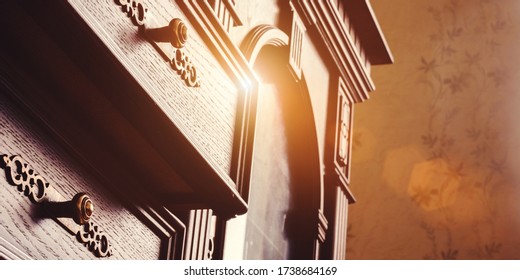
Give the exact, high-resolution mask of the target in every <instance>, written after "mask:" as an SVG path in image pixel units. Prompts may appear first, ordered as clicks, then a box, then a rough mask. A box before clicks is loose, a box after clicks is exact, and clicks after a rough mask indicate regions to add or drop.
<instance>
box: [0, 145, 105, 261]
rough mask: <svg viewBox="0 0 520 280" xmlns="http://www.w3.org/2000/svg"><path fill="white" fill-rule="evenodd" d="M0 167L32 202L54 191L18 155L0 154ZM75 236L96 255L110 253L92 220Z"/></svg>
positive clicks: (102, 234) (81, 227) (42, 198)
mask: <svg viewBox="0 0 520 280" xmlns="http://www.w3.org/2000/svg"><path fill="white" fill-rule="evenodd" d="M0 168H2V169H4V171H5V177H6V179H7V181H8V182H9V184H11V185H12V186H15V187H17V189H18V191H19V192H22V193H23V194H24V195H25V196H27V197H28V198H29V199H30V200H31V202H33V203H42V202H44V201H45V200H46V197H47V194H48V192H52V191H54V190H52V191H51V190H50V189H52V188H51V187H50V186H49V183H48V182H47V181H46V180H45V179H44V178H43V177H42V176H40V175H39V174H38V173H36V172H35V171H34V170H33V169H31V168H30V167H29V164H28V163H27V162H26V161H25V160H24V159H22V157H20V156H18V155H14V156H8V155H1V156H0ZM76 237H77V238H78V241H79V242H81V243H83V244H85V246H86V247H87V248H88V249H89V251H91V252H93V253H94V255H96V256H97V257H108V256H111V255H112V247H111V246H110V243H109V241H108V238H107V236H106V235H105V234H104V233H103V232H102V231H101V230H100V229H99V228H98V226H96V225H95V224H94V223H93V222H92V221H91V222H89V223H87V224H84V225H82V226H80V227H79V230H78V232H77V233H76Z"/></svg>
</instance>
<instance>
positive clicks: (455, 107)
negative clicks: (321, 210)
mask: <svg viewBox="0 0 520 280" xmlns="http://www.w3.org/2000/svg"><path fill="white" fill-rule="evenodd" d="M371 3H372V5H373V7H374V10H375V13H376V15H377V16H378V19H379V22H380V24H381V26H382V29H383V32H384V33H385V35H386V38H387V40H388V43H389V46H390V48H391V49H392V51H393V54H394V57H395V64H394V65H391V66H378V67H374V68H373V77H374V81H375V84H376V86H377V87H378V88H377V90H376V92H375V93H373V94H372V98H371V99H370V100H368V101H367V102H366V103H364V104H359V105H358V106H357V107H356V114H355V124H354V138H353V140H354V142H353V167H352V184H351V186H352V190H353V192H354V194H355V195H356V198H357V200H358V202H357V203H356V204H354V205H352V206H351V208H350V209H349V210H350V214H349V237H348V238H349V239H348V251H347V252H348V253H347V257H348V258H350V259H423V258H425V259H429V258H434V259H450V258H456V259H509V258H512V259H518V258H520V240H519V238H518V236H519V234H520V203H519V202H518V200H519V198H520V160H519V155H520V148H519V147H518V143H520V124H519V123H518V121H520V79H519V78H520V77H519V75H520V71H519V70H520V48H519V47H518V46H519V45H520V18H519V17H518V11H520V1H515V0H503V1H491V0H464V1H462V0H459V1H457V0H442V1H433V2H432V1H426V0H420V1H406V0H394V1H388V0H373V1H371Z"/></svg>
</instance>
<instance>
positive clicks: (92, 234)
mask: <svg viewBox="0 0 520 280" xmlns="http://www.w3.org/2000/svg"><path fill="white" fill-rule="evenodd" d="M76 237H77V238H78V241H79V242H81V243H83V244H84V245H85V247H87V248H88V249H89V251H91V252H93V253H94V255H96V257H109V256H111V255H112V246H110V243H109V242H108V238H107V236H106V235H105V233H104V232H103V231H101V230H100V229H99V227H98V226H96V225H94V223H93V222H88V223H86V224H84V225H82V226H81V228H80V230H79V231H78V233H77V234H76Z"/></svg>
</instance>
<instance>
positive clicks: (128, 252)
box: [0, 92, 161, 259]
mask: <svg viewBox="0 0 520 280" xmlns="http://www.w3.org/2000/svg"><path fill="white" fill-rule="evenodd" d="M25 114H26V112H24V111H23V110H21V108H20V107H19V106H18V105H17V104H16V103H14V102H13V101H12V100H11V99H9V97H8V96H7V94H6V93H5V92H2V94H0V151H1V152H2V153H7V154H13V155H15V154H17V155H21V156H22V157H23V158H24V159H25V160H26V161H27V162H28V163H29V164H30V166H31V167H32V168H33V169H34V170H35V171H36V172H38V173H39V174H40V175H42V176H43V177H44V178H45V179H46V180H47V181H48V182H49V183H50V184H51V185H52V186H53V187H54V188H55V189H56V190H57V191H59V192H60V193H61V194H62V195H63V196H64V197H68V198H72V196H73V195H74V194H76V193H78V192H87V193H89V194H90V196H91V197H92V200H93V201H94V203H95V205H96V210H95V212H94V217H93V220H94V221H95V222H96V224H97V225H99V226H100V228H102V229H103V230H104V231H105V233H106V234H107V235H108V237H109V241H110V242H111V244H112V248H113V253H114V255H113V256H111V257H110V259H157V258H159V252H160V246H161V244H160V243H161V239H160V237H158V236H156V234H155V233H154V232H153V231H152V230H151V229H149V228H148V227H147V226H145V225H144V224H143V223H142V222H141V221H140V220H139V219H138V218H137V217H136V216H134V214H133V213H131V212H130V211H129V210H127V209H126V208H125V207H124V206H123V205H122V204H121V202H120V201H119V200H118V199H117V198H116V197H114V196H113V195H112V194H111V193H110V192H108V191H107V187H106V186H104V185H102V184H101V183H100V182H99V181H98V180H96V178H94V177H93V176H92V175H91V174H89V173H88V172H87V171H86V170H85V169H84V168H83V167H82V166H81V165H80V164H78V162H76V161H75V160H74V159H73V158H71V157H70V156H69V155H68V154H67V153H66V152H65V151H63V150H62V149H61V148H60V147H59V146H58V144H57V143H56V142H55V141H54V140H53V139H52V138H51V137H49V135H48V134H47V132H46V131H45V130H43V129H42V128H41V127H39V126H37V125H35V123H33V122H32V121H31V120H30V119H29V118H28V117H27V116H25ZM0 201H1V203H0V237H2V238H3V239H5V240H6V242H7V243H9V244H11V245H13V246H15V247H16V248H18V249H19V250H20V251H22V252H23V253H25V254H27V255H28V256H29V257H30V258H34V259H95V258H96V257H95V256H94V254H92V253H91V252H90V251H89V250H88V249H87V248H85V247H84V246H83V245H82V244H81V243H79V242H78V241H77V240H76V237H75V236H72V235H70V234H69V233H68V232H66V231H65V230H64V229H63V228H61V227H60V226H59V225H58V224H57V223H56V222H55V221H54V220H52V219H46V218H41V213H40V210H39V209H38V207H37V205H36V204H33V203H31V201H30V200H29V199H27V197H25V196H24V195H23V194H22V193H20V192H19V191H18V190H16V188H15V187H13V186H12V185H10V184H9V183H8V182H7V181H6V176H5V172H3V171H2V172H0Z"/></svg>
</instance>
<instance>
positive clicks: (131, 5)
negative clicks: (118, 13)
mask: <svg viewBox="0 0 520 280" xmlns="http://www.w3.org/2000/svg"><path fill="white" fill-rule="evenodd" d="M116 3H117V4H118V5H120V6H121V7H122V8H123V12H125V13H127V15H128V16H129V17H130V19H132V22H133V23H134V24H135V25H136V26H141V25H144V23H145V21H146V14H147V13H148V8H146V7H145V6H144V5H143V3H142V2H141V1H140V0H116Z"/></svg>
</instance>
